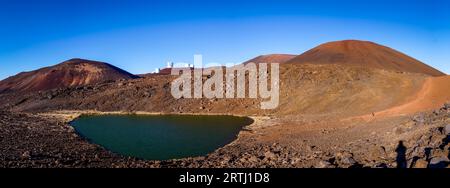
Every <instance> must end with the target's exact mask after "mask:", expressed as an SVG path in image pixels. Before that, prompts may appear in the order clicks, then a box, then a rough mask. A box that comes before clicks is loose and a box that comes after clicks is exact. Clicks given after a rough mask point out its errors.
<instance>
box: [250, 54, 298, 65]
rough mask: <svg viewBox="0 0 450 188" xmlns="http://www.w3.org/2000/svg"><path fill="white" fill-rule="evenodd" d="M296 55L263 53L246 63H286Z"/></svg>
mask: <svg viewBox="0 0 450 188" xmlns="http://www.w3.org/2000/svg"><path fill="white" fill-rule="evenodd" d="M295 56H296V55H290V54H269V55H261V56H258V57H255V58H253V59H250V60H248V61H246V62H244V64H248V63H256V64H258V63H285V62H287V61H289V60H291V59H292V58H294V57H295Z"/></svg>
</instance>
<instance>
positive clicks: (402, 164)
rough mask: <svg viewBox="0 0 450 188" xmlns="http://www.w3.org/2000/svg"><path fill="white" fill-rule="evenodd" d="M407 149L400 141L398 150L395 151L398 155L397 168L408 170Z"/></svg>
mask: <svg viewBox="0 0 450 188" xmlns="http://www.w3.org/2000/svg"><path fill="white" fill-rule="evenodd" d="M406 150H407V149H406V147H405V145H404V144H403V141H400V142H399V143H398V146H397V149H395V152H396V153H397V159H396V161H397V168H406V167H407V162H406Z"/></svg>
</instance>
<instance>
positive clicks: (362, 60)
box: [287, 40, 445, 76]
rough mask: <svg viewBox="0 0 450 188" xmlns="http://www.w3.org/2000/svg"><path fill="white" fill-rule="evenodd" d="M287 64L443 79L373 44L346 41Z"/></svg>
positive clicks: (320, 49) (428, 69)
mask: <svg viewBox="0 0 450 188" xmlns="http://www.w3.org/2000/svg"><path fill="white" fill-rule="evenodd" d="M287 63H294V64H304V63H312V64H343V65H356V66H363V67H368V68H379V69H386V70H394V71H401V72H414V73H423V74H428V75H432V76H443V75H445V74H444V73H442V72H440V71H438V70H436V69H434V68H433V67H430V66H428V65H426V64H424V63H422V62H420V61H418V60H416V59H414V58H412V57H409V56H407V55H405V54H403V53H401V52H398V51H396V50H394V49H391V48H388V47H386V46H382V45H379V44H375V43H373V42H366V41H357V40H345V41H337V42H330V43H326V44H322V45H320V46H318V47H316V48H313V49H311V50H309V51H307V52H305V53H303V54H301V55H299V56H297V57H295V58H293V59H292V60H290V61H288V62H287Z"/></svg>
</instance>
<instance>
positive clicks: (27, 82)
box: [0, 59, 138, 92]
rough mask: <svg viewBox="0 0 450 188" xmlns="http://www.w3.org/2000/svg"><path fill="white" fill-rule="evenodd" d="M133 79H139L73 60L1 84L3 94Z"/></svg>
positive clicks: (101, 65)
mask: <svg viewBox="0 0 450 188" xmlns="http://www.w3.org/2000/svg"><path fill="white" fill-rule="evenodd" d="M133 78H138V77H137V76H135V75H133V74H130V73H128V72H126V71H124V70H122V69H120V68H117V67H115V66H113V65H110V64H107V63H103V62H98V61H90V60H84V59H71V60H68V61H65V62H63V63H60V64H58V65H55V66H51V67H45V68H41V69H38V70H35V71H31V72H22V73H19V74H17V75H15V76H12V77H9V78H7V79H5V80H2V81H0V92H7V91H16V92H17V91H18V92H28V91H44V90H50V89H55V88H64V87H76V86H84V85H88V84H95V83H100V82H105V81H110V80H118V79H133Z"/></svg>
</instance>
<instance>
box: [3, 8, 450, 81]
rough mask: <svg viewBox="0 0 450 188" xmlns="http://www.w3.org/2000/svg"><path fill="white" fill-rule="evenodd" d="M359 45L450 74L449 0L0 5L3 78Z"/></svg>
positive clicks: (135, 69) (134, 69) (145, 68)
mask: <svg viewBox="0 0 450 188" xmlns="http://www.w3.org/2000/svg"><path fill="white" fill-rule="evenodd" d="M344 39H360V40H369V41H373V42H377V43H380V44H383V45H387V46H389V47H392V48H394V49H397V50H399V51H402V52H404V53H406V54H408V55H410V56H412V57H414V58H417V59H419V60H421V61H423V62H425V63H427V64H429V65H431V66H433V67H436V68H438V69H440V70H441V71H444V72H446V73H447V74H448V73H450V62H449V59H450V2H449V1H447V0H377V1H373V0H364V1H353V0H340V1H330V0H328V1H326V0H315V1H311V0H305V1H301V0H297V1H294V0H291V1H288V0H286V1H283V0H278V1H275V0H247V1H245V0H227V1H221V0H211V1H200V0H193V1H187V0H184V1H175V0H161V1H158V0H0V79H4V78H6V77H8V76H12V75H15V74H17V73H19V72H22V71H30V70H34V69H37V68H41V67H44V66H50V65H54V64H57V63H60V62H62V61H64V60H67V59H70V58H75V57H77V58H85V59H91V60H98V61H105V62H109V63H111V64H113V65H116V66H118V67H121V68H123V69H125V70H127V71H129V72H131V73H135V74H139V73H148V72H151V71H153V70H154V69H155V68H157V67H162V66H165V64H166V62H167V61H174V62H186V63H189V62H192V61H193V55H194V54H202V55H203V60H204V63H221V64H225V63H240V62H243V61H245V60H248V59H250V58H253V57H255V56H258V55H262V54H270V53H289V54H300V53H303V52H304V51H306V50H308V49H310V48H313V47H315V46H316V45H319V44H321V43H324V42H329V41H336V40H344Z"/></svg>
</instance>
